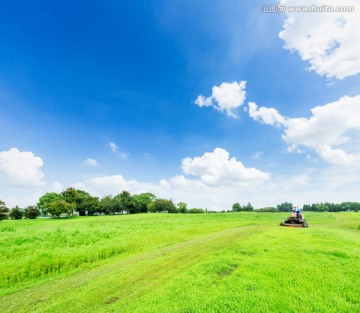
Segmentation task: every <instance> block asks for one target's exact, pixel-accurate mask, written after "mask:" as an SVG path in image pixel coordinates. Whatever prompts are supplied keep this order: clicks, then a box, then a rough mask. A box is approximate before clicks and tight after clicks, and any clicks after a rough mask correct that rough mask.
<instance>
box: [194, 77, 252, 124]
mask: <svg viewBox="0 0 360 313" xmlns="http://www.w3.org/2000/svg"><path fill="white" fill-rule="evenodd" d="M245 87H246V81H240V82H236V81H235V82H232V83H222V84H221V85H220V86H214V87H213V88H212V94H211V96H210V97H204V96H202V95H200V96H198V97H197V99H196V100H195V104H196V105H198V106H199V107H204V106H205V107H213V108H215V109H216V110H219V111H220V112H225V113H226V114H227V115H228V116H231V117H236V113H235V112H236V109H238V108H239V107H240V106H242V105H243V104H244V101H245V97H246V90H245Z"/></svg>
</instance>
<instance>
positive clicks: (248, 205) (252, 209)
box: [243, 202, 254, 212]
mask: <svg viewBox="0 0 360 313" xmlns="http://www.w3.org/2000/svg"><path fill="white" fill-rule="evenodd" d="M243 210H244V211H248V212H251V211H254V207H253V206H252V205H251V203H250V202H248V204H247V205H244V206H243Z"/></svg>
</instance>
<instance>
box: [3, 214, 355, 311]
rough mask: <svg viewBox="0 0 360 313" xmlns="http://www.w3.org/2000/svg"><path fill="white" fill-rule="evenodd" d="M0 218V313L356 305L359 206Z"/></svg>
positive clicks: (309, 308) (292, 308)
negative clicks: (292, 217)
mask: <svg viewBox="0 0 360 313" xmlns="http://www.w3.org/2000/svg"><path fill="white" fill-rule="evenodd" d="M287 216H288V214H282V213H281V214H279V213H245V212H244V213H228V214H199V215H191V214H189V215H181V214H173V215H171V214H139V215H124V216H99V217H76V218H70V219H59V220H55V219H39V220H20V221H10V220H7V221H2V222H1V223H0V259H1V269H0V297H1V299H0V300H1V301H0V312H184V313H185V312H351V313H353V312H360V297H359V290H360V226H359V225H360V213H351V212H343V213H307V214H306V216H305V217H306V219H307V221H308V223H309V225H310V227H309V228H307V229H306V228H288V227H280V226H278V225H279V223H280V222H281V221H283V220H284V219H285V218H286V217H287Z"/></svg>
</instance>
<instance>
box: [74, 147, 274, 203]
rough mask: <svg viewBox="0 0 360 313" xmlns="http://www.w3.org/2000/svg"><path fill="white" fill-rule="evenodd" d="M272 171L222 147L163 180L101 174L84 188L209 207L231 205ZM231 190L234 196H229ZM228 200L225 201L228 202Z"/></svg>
mask: <svg viewBox="0 0 360 313" xmlns="http://www.w3.org/2000/svg"><path fill="white" fill-rule="evenodd" d="M268 179H269V174H267V173H264V172H262V171H260V170H257V169H255V168H247V167H245V166H244V165H243V164H242V163H241V162H240V161H237V160H236V159H235V158H234V157H232V158H230V156H229V153H228V152H227V151H226V150H224V149H221V148H216V149H215V150H214V151H212V152H207V153H204V154H203V155H202V156H198V157H194V158H185V159H183V160H182V173H181V174H179V175H176V176H174V177H171V178H167V179H161V180H160V181H159V182H140V181H137V180H128V179H126V178H125V177H123V176H122V175H109V176H98V177H92V178H90V179H88V180H87V181H86V182H85V183H84V184H82V186H81V188H80V189H83V190H87V191H88V192H90V193H91V194H95V195H97V196H101V197H102V196H105V195H108V194H112V195H116V194H118V193H120V192H122V191H123V190H128V191H130V192H131V193H133V194H134V193H141V192H152V193H154V194H155V195H156V196H158V197H160V198H167V199H169V198H172V199H173V200H174V202H175V203H177V202H180V201H185V202H187V203H188V204H189V205H190V206H192V207H207V208H209V209H224V208H227V207H229V208H231V205H232V203H233V202H232V203H230V202H231V201H234V202H236V201H235V200H236V198H237V197H238V196H239V192H240V193H241V192H243V193H245V192H249V190H251V189H252V187H253V186H254V185H256V186H257V187H258V186H261V183H262V182H263V181H266V180H268ZM229 193H231V194H232V196H231V197H230V196H229ZM224 200H226V201H225V204H224Z"/></svg>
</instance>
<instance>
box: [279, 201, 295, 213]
mask: <svg viewBox="0 0 360 313" xmlns="http://www.w3.org/2000/svg"><path fill="white" fill-rule="evenodd" d="M277 209H278V210H279V212H291V210H292V209H293V205H292V203H290V202H284V203H281V204H278V205H277Z"/></svg>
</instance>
